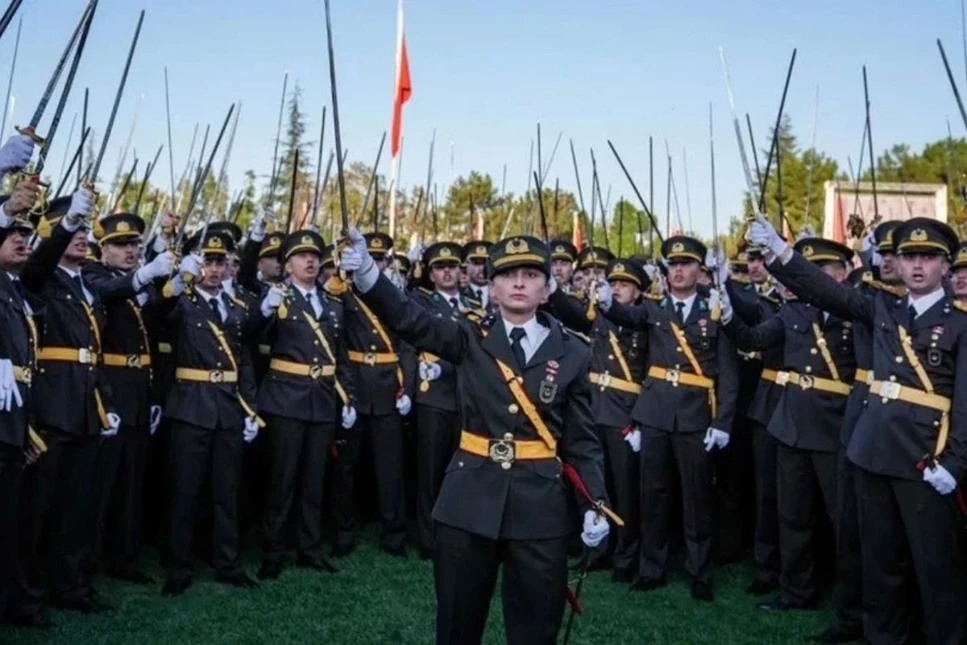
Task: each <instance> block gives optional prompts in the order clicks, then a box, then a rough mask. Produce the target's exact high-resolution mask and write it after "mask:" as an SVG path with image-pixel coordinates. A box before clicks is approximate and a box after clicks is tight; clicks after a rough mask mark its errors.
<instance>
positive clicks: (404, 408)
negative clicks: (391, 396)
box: [396, 394, 413, 417]
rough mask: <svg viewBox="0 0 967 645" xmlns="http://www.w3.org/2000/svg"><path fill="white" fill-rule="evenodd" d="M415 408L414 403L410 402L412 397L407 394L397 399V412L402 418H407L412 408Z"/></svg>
mask: <svg viewBox="0 0 967 645" xmlns="http://www.w3.org/2000/svg"><path fill="white" fill-rule="evenodd" d="M412 407H413V402H412V401H410V397H409V396H407V395H406V394H401V395H400V396H399V397H398V398H397V399H396V411H397V412H399V413H400V416H401V417H405V416H406V415H407V414H409V413H410V408H412Z"/></svg>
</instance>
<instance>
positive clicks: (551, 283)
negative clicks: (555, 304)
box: [547, 276, 557, 296]
mask: <svg viewBox="0 0 967 645" xmlns="http://www.w3.org/2000/svg"><path fill="white" fill-rule="evenodd" d="M547 286H548V288H549V289H550V291H548V292H547V295H549V296H553V295H554V292H555V291H557V278H555V277H554V276H551V277H550V278H548V279H547Z"/></svg>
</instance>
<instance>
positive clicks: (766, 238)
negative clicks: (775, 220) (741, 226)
mask: <svg viewBox="0 0 967 645" xmlns="http://www.w3.org/2000/svg"><path fill="white" fill-rule="evenodd" d="M748 238H749V244H751V245H753V246H760V247H765V248H767V249H769V250H770V251H772V252H773V253H774V254H775V255H776V256H779V255H782V254H783V253H784V252H785V250H786V249H787V248H789V245H788V244H786V241H785V240H783V239H782V238H781V237H779V233H777V232H776V229H775V228H774V227H773V226H772V224H770V223H769V222H768V221H767V220H766V219H764V218H760V219H756V221H754V222H752V223H751V224H749V232H748Z"/></svg>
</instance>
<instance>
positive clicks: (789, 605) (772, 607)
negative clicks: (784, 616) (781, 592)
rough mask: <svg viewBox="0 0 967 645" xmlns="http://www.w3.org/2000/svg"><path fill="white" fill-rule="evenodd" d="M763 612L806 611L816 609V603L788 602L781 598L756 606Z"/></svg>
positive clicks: (813, 601)
mask: <svg viewBox="0 0 967 645" xmlns="http://www.w3.org/2000/svg"><path fill="white" fill-rule="evenodd" d="M756 607H758V608H759V609H761V610H762V611H792V610H805V609H815V608H816V601H815V600H811V601H807V602H793V601H791V600H786V599H784V598H782V597H781V596H780V597H778V598H775V599H773V600H770V601H768V602H760V603H759V604H758V605H756Z"/></svg>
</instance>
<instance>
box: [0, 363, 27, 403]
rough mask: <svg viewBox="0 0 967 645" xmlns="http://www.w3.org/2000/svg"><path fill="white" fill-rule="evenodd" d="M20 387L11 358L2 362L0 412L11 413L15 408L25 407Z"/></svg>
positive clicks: (0, 367)
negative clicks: (14, 374)
mask: <svg viewBox="0 0 967 645" xmlns="http://www.w3.org/2000/svg"><path fill="white" fill-rule="evenodd" d="M23 404H24V402H23V398H21V396H20V387H19V386H18V385H17V380H16V379H15V378H14V376H13V363H12V362H11V361H10V359H9V358H4V359H2V360H0V410H2V411H4V412H10V410H11V409H12V408H13V407H18V408H20V407H23Z"/></svg>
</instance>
